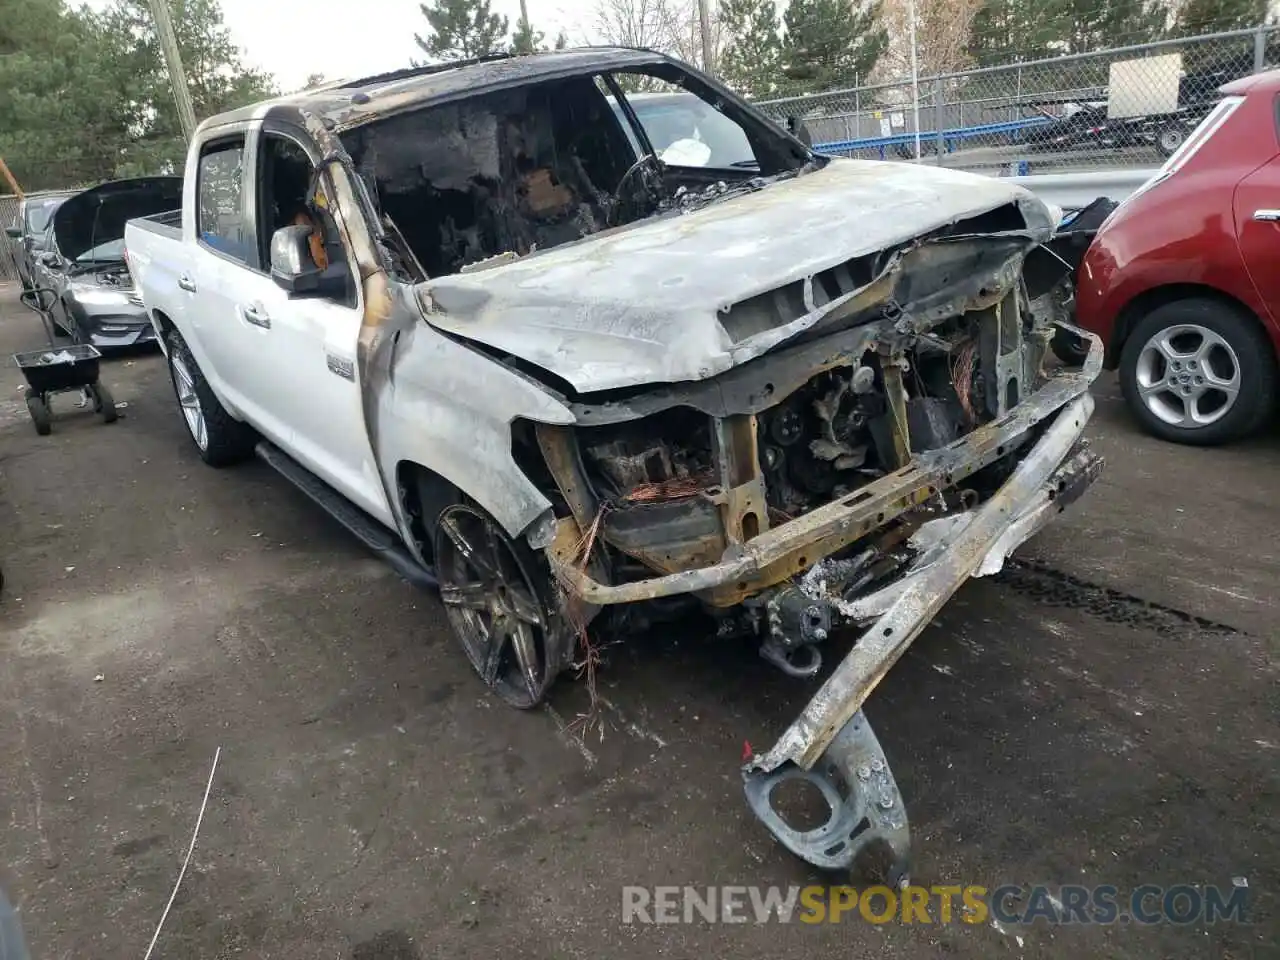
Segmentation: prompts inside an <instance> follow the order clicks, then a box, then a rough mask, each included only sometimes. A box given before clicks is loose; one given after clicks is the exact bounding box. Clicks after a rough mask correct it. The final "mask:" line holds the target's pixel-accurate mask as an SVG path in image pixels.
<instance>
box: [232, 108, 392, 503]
mask: <svg viewBox="0 0 1280 960" xmlns="http://www.w3.org/2000/svg"><path fill="white" fill-rule="evenodd" d="M318 160H319V156H318V154H317V153H316V152H315V151H314V149H313V148H311V146H310V139H309V138H308V137H306V136H305V134H304V133H303V132H302V131H300V130H295V129H293V128H291V127H289V126H287V125H283V124H279V125H272V126H268V127H266V128H264V129H263V131H262V134H261V136H260V138H259V143H258V150H257V166H258V170H257V175H256V176H255V177H254V183H255V184H256V185H257V186H258V189H259V192H258V195H257V196H256V198H255V201H254V202H255V209H256V211H257V214H258V219H259V223H261V224H262V230H261V241H262V244H263V262H264V265H265V266H266V268H267V269H266V271H264V272H263V273H259V274H256V275H255V276H254V278H253V280H252V283H251V286H250V287H247V288H246V290H245V293H246V295H247V298H248V300H249V301H250V302H251V303H252V305H253V308H254V309H255V311H256V312H257V313H258V315H259V317H260V322H261V323H263V324H265V327H264V328H263V329H264V331H265V333H266V337H267V338H268V339H269V340H270V342H271V353H272V356H273V357H275V359H276V366H275V370H274V374H273V376H274V380H275V395H276V397H277V398H278V401H277V402H278V403H279V404H280V407H281V416H282V418H283V419H284V420H285V421H286V422H287V423H288V424H289V427H290V429H291V432H292V444H291V449H290V451H289V452H290V454H291V455H292V456H293V457H294V458H295V459H296V460H297V461H298V462H299V463H301V464H302V465H303V466H305V467H306V468H307V469H308V470H310V471H311V472H312V473H314V474H316V475H317V476H318V477H320V478H321V479H322V480H324V481H325V482H326V483H327V484H329V485H330V486H331V487H333V488H334V489H335V490H337V491H338V492H339V493H341V494H342V495H343V496H345V497H346V498H347V499H349V500H351V501H352V502H353V503H355V504H356V505H357V506H359V507H360V508H361V509H362V510H364V511H365V512H367V513H369V514H372V515H373V516H374V517H376V518H377V519H378V520H380V521H382V522H383V523H385V524H387V525H388V526H394V523H395V520H394V517H393V515H392V513H391V510H390V506H389V504H388V501H387V497H386V492H385V490H384V489H383V485H382V478H381V474H380V473H379V471H378V469H377V465H376V463H375V460H374V456H373V448H372V446H371V444H370V441H369V432H368V428H367V426H366V424H365V417H364V402H363V394H362V390H361V378H360V369H359V363H358V362H357V361H358V358H357V355H356V350H357V344H358V342H359V338H360V327H361V323H362V318H363V310H362V306H363V299H362V296H361V291H360V285H359V283H358V282H356V279H355V278H357V277H358V276H359V271H358V269H357V266H356V264H355V262H354V260H352V259H351V258H350V255H349V253H348V251H347V250H346V248H345V246H344V245H343V243H342V240H341V231H340V230H339V229H338V223H337V221H336V219H335V218H334V217H333V216H332V215H329V214H327V213H325V212H324V211H323V210H322V209H320V208H319V207H317V206H315V205H313V206H312V208H311V214H312V216H313V219H318V221H319V222H320V224H321V227H322V229H323V230H324V232H325V238H326V250H327V251H328V253H329V256H330V257H331V258H332V257H338V256H342V257H346V259H347V263H348V267H349V273H350V276H351V277H352V280H351V282H350V284H349V288H348V292H347V294H346V296H344V297H340V298H337V299H327V298H322V297H312V296H295V295H291V294H290V293H289V292H287V291H286V290H284V289H283V288H281V287H280V286H278V285H277V284H276V283H275V281H274V280H272V279H271V277H270V273H269V270H270V242H271V235H272V234H273V233H274V232H275V230H277V229H279V228H281V227H284V226H288V225H289V224H290V223H291V222H293V213H292V211H293V210H294V209H295V204H294V203H293V202H292V200H293V198H282V197H273V196H271V191H272V186H273V185H274V184H279V183H282V182H285V183H293V182H300V183H301V188H302V189H303V191H304V194H303V196H304V197H305V191H307V190H308V188H309V186H310V184H311V183H312V182H313V174H314V169H315V164H316V163H317V162H318ZM282 164H291V165H293V166H295V167H297V166H298V165H299V164H301V165H303V166H302V171H303V173H302V177H301V179H300V181H297V179H296V178H291V177H281V176H280V175H279V171H278V169H276V168H278V167H279V166H280V165H282ZM319 182H320V184H321V189H322V190H323V189H324V185H325V184H328V183H329V179H328V177H327V176H325V177H322V178H321V179H320V181H319ZM329 192H330V195H332V187H331V186H330V187H329ZM296 199H298V200H301V199H302V197H299V198H296ZM313 199H314V198H313Z"/></svg>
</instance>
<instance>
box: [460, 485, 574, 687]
mask: <svg viewBox="0 0 1280 960" xmlns="http://www.w3.org/2000/svg"><path fill="white" fill-rule="evenodd" d="M435 557H436V576H437V578H438V579H439V581H440V600H441V602H442V603H443V604H444V606H445V612H446V614H447V615H448V617H449V623H450V625H451V626H452V627H453V630H454V632H455V633H456V634H457V635H458V638H459V639H460V640H461V641H462V646H463V649H464V650H465V651H466V654H467V659H469V660H470V661H471V665H472V667H474V668H475V671H476V673H478V674H479V675H480V679H481V680H483V681H484V682H485V684H486V685H488V686H489V688H490V689H491V690H493V692H494V693H496V694H497V695H498V696H499V697H501V698H502V699H503V700H504V701H506V702H507V703H509V704H510V705H511V706H513V707H517V708H519V709H521V710H527V709H529V708H530V707H533V706H536V705H537V704H538V703H540V702H541V701H542V697H543V695H544V694H545V693H546V691H547V688H548V687H550V686H551V682H552V681H553V680H554V679H555V677H556V674H557V672H558V668H559V664H558V663H557V662H555V661H556V658H555V657H554V656H551V657H549V656H548V651H549V649H554V643H552V644H548V642H547V641H548V637H549V636H553V635H554V634H553V631H554V627H553V626H551V625H550V622H549V621H550V618H549V615H548V612H547V610H546V608H545V606H544V604H543V602H542V600H541V599H540V597H539V594H538V591H537V589H536V587H535V585H534V579H533V577H534V576H535V575H536V573H535V571H534V570H532V569H530V565H529V563H528V561H527V559H525V558H522V556H521V554H520V552H519V551H518V550H517V549H516V547H515V545H514V544H513V543H512V542H511V541H510V540H509V539H508V538H507V535H506V533H504V532H503V530H502V529H501V528H500V527H499V526H498V525H497V523H496V522H494V520H493V519H492V518H491V517H489V516H488V515H487V514H485V513H484V512H483V511H481V510H479V509H478V508H476V507H472V506H470V505H468V504H455V505H453V506H450V507H446V508H445V510H444V511H443V512H442V513H441V514H440V519H439V520H438V521H437V524H436V533H435Z"/></svg>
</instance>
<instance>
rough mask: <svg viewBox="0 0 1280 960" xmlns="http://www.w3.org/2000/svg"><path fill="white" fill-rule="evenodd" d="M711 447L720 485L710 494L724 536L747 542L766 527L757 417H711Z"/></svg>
mask: <svg viewBox="0 0 1280 960" xmlns="http://www.w3.org/2000/svg"><path fill="white" fill-rule="evenodd" d="M711 448H712V449H711V453H712V457H713V459H714V462H715V464H716V470H717V476H718V479H719V484H720V488H719V490H718V491H716V492H715V493H713V494H712V495H711V497H712V499H713V500H714V501H715V502H716V504H717V505H718V506H719V507H720V515H721V517H722V518H723V520H724V532H725V536H726V537H727V538H728V540H729V542H730V543H746V542H747V541H748V540H751V539H753V538H755V537H757V536H759V535H760V534H761V533H762V532H763V531H765V530H768V529H769V510H768V506H767V503H766V501H765V486H764V473H763V472H762V471H761V469H760V449H759V443H758V441H757V438H756V418H755V417H754V416H752V415H749V414H746V415H736V416H730V417H714V418H712V421H711Z"/></svg>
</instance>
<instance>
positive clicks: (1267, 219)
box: [1253, 210, 1280, 223]
mask: <svg viewBox="0 0 1280 960" xmlns="http://www.w3.org/2000/svg"><path fill="white" fill-rule="evenodd" d="M1253 219H1255V220H1261V221H1262V222H1264V223H1278V222H1280V210H1255V211H1253Z"/></svg>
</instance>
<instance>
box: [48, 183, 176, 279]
mask: <svg viewBox="0 0 1280 960" xmlns="http://www.w3.org/2000/svg"><path fill="white" fill-rule="evenodd" d="M180 206H182V178H181V177H138V178H137V179H134V180H112V181H110V182H109V183H103V184H100V185H99V186H96V187H93V188H92V189H90V190H85V191H84V192H83V193H77V194H76V195H75V196H73V197H71V198H70V199H69V200H67V201H66V202H65V203H63V204H62V206H60V207H59V208H58V211H57V212H56V213H55V214H54V215H53V236H54V239H55V241H56V242H57V244H58V252H59V253H61V254H62V255H63V256H64V257H66V258H67V259H68V260H74V259H76V257H78V256H80V255H81V254H83V253H85V252H87V251H89V250H92V249H93V248H94V247H96V246H100V245H101V244H104V243H110V242H111V241H112V240H119V239H120V238H121V237H123V236H124V225H125V222H126V221H129V220H133V219H135V218H137V217H149V216H152V215H153V214H157V213H164V212H166V211H168V210H176V209H177V208H178V207H180Z"/></svg>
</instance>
